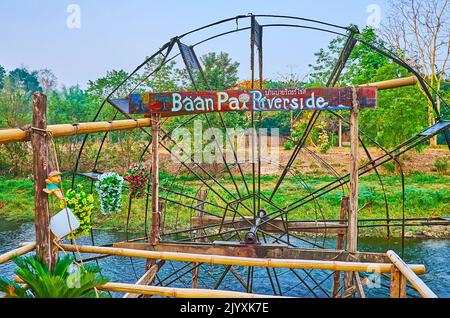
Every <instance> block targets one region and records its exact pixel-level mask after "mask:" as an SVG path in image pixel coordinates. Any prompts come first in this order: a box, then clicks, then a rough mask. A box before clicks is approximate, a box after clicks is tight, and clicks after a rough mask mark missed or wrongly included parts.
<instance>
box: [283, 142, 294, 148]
mask: <svg viewBox="0 0 450 318" xmlns="http://www.w3.org/2000/svg"><path fill="white" fill-rule="evenodd" d="M283 147H284V150H291V149H292V148H293V147H294V144H293V143H292V142H291V141H289V140H288V141H286V142H285V143H284V145H283Z"/></svg>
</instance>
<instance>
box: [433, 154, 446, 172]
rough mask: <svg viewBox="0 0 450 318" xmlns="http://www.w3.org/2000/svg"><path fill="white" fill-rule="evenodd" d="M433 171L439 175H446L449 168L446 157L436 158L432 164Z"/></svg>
mask: <svg viewBox="0 0 450 318" xmlns="http://www.w3.org/2000/svg"><path fill="white" fill-rule="evenodd" d="M433 165H434V169H435V170H436V171H437V172H440V173H446V172H447V171H448V168H449V162H448V159H447V157H442V158H437V159H436V160H435V161H434V162H433Z"/></svg>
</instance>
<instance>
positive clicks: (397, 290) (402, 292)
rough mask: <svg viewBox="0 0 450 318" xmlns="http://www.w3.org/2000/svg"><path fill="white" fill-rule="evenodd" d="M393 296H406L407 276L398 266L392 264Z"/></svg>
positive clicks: (391, 293)
mask: <svg viewBox="0 0 450 318" xmlns="http://www.w3.org/2000/svg"><path fill="white" fill-rule="evenodd" d="M390 296H391V298H406V278H405V276H403V274H402V272H400V271H399V270H398V268H397V267H395V266H392V269H391V286H390Z"/></svg>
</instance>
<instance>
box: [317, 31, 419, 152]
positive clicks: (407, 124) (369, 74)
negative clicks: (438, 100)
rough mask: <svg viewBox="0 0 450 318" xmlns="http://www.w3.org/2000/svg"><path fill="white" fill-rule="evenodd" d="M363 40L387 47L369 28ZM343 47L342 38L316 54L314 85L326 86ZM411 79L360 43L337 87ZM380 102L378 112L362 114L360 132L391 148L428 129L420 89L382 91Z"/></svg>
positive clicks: (363, 35) (333, 41) (353, 52)
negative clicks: (395, 79)
mask: <svg viewBox="0 0 450 318" xmlns="http://www.w3.org/2000/svg"><path fill="white" fill-rule="evenodd" d="M360 36H361V38H362V39H363V40H364V41H366V42H369V43H373V44H375V45H377V46H379V47H380V46H381V47H383V46H386V44H385V43H384V42H383V41H382V40H381V39H380V38H379V37H378V36H377V34H376V33H375V31H374V30H373V29H372V28H370V27H367V28H365V29H364V30H363V31H362V32H361V35H360ZM343 45H344V39H343V38H341V37H339V38H336V39H334V40H332V41H331V42H330V44H329V45H328V47H327V49H321V50H320V51H319V52H318V53H316V55H315V56H316V63H315V65H313V66H312V73H311V81H314V82H316V83H318V84H320V85H323V84H325V83H326V80H327V78H328V77H329V75H330V73H331V71H332V69H333V67H334V66H335V65H336V63H337V59H338V55H339V52H340V51H341V50H342V48H343ZM410 75H411V74H409V73H408V72H407V71H406V70H405V69H404V68H403V67H401V66H399V65H397V64H396V63H394V62H392V61H391V60H389V59H388V58H387V57H385V56H383V55H380V54H379V53H377V52H375V51H373V50H372V49H370V48H369V47H367V46H366V45H364V44H362V43H360V42H358V43H357V44H356V45H355V47H354V49H353V50H352V52H351V54H350V56H349V58H348V61H347V64H346V67H345V69H344V70H343V72H342V74H341V77H340V80H339V82H338V85H356V84H364V83H370V82H376V81H381V80H387V79H392V78H399V77H405V76H410ZM378 100H379V103H378V104H379V106H378V108H377V109H375V110H373V109H371V110H365V111H362V112H361V128H362V130H364V131H365V132H367V133H369V134H370V135H371V136H372V137H374V138H375V139H376V140H377V141H378V142H380V143H381V144H382V145H384V146H386V147H389V146H393V145H395V144H398V143H400V142H401V141H404V140H405V139H407V138H408V137H411V136H413V135H414V134H415V133H417V132H419V131H420V130H421V129H423V128H424V127H425V126H426V123H427V109H426V108H427V106H426V101H425V99H424V98H423V96H421V94H420V90H419V88H418V87H415V86H414V87H404V88H398V89H394V90H386V91H380V92H379V94H378ZM342 114H345V112H342ZM325 116H326V117H329V118H328V119H327V121H330V120H332V119H331V117H330V116H329V114H325Z"/></svg>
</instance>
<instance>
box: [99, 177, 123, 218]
mask: <svg viewBox="0 0 450 318" xmlns="http://www.w3.org/2000/svg"><path fill="white" fill-rule="evenodd" d="M122 186H123V178H122V177H121V176H119V175H118V174H117V173H114V172H108V173H104V174H102V175H101V176H100V177H99V178H98V181H97V182H96V183H95V188H96V190H97V193H98V195H99V197H100V209H101V212H102V213H103V214H109V213H111V212H117V211H120V210H121V209H122V195H121V193H122Z"/></svg>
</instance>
